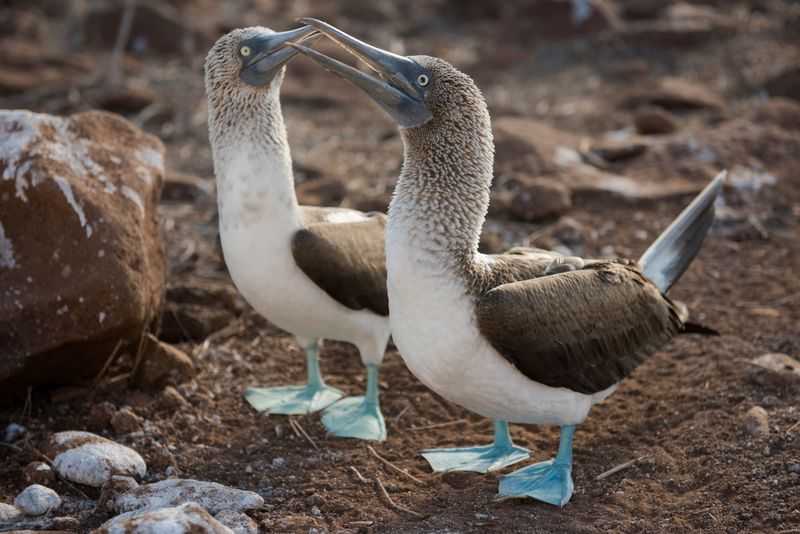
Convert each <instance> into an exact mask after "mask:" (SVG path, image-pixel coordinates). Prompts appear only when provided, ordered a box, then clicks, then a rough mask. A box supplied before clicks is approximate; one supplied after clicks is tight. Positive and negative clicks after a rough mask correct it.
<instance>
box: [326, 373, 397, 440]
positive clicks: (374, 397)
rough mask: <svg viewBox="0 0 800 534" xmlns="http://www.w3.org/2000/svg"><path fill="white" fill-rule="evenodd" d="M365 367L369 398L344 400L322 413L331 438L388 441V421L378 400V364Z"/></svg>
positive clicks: (366, 396) (367, 395)
mask: <svg viewBox="0 0 800 534" xmlns="http://www.w3.org/2000/svg"><path fill="white" fill-rule="evenodd" d="M366 368H367V391H366V395H365V396H363V397H348V398H345V399H342V400H340V401H339V402H337V403H335V404H333V405H332V406H330V407H328V409H326V410H325V413H324V414H322V424H323V425H324V426H325V429H326V430H327V431H328V434H329V435H331V436H337V437H340V438H358V439H369V440H376V441H383V440H385V439H386V422H385V421H384V419H383V414H382V413H381V406H380V401H379V400H378V364H367V365H366Z"/></svg>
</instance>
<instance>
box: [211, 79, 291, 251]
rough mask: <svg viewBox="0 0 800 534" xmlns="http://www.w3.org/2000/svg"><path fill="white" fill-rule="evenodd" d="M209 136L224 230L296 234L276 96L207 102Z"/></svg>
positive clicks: (287, 158) (287, 159) (283, 128)
mask: <svg viewBox="0 0 800 534" xmlns="http://www.w3.org/2000/svg"><path fill="white" fill-rule="evenodd" d="M231 100H232V99H231ZM218 105H224V106H226V107H224V108H222V109H220V108H219V107H218ZM235 106H238V107H235ZM209 136H210V141H211V149H212V154H213V158H214V172H215V175H216V181H217V202H218V207H219V215H220V227H221V230H222V232H223V233H224V232H226V231H236V230H247V231H249V232H251V231H253V230H256V231H258V230H259V229H260V230H262V231H264V232H269V234H271V235H274V234H277V233H280V234H282V235H284V234H285V235H286V236H288V235H291V234H292V233H293V232H294V231H296V230H297V228H299V227H300V224H301V223H300V211H299V207H298V204H297V197H296V196H295V192H294V176H293V173H292V157H291V152H290V150H289V143H288V140H287V135H286V126H285V125H284V122H283V114H282V113H281V107H280V102H279V100H278V96H277V94H275V95H271V96H270V97H267V96H266V95H264V98H261V99H251V100H247V101H243V102H237V103H232V102H230V100H229V101H228V102H219V103H217V102H215V101H214V99H209Z"/></svg>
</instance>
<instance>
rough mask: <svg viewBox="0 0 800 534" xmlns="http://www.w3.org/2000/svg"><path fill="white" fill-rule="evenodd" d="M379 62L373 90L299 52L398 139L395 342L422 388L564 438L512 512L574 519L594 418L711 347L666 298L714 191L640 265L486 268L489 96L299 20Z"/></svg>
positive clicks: (502, 262) (700, 233) (706, 218)
mask: <svg viewBox="0 0 800 534" xmlns="http://www.w3.org/2000/svg"><path fill="white" fill-rule="evenodd" d="M301 22H304V23H306V24H309V25H311V26H313V27H315V28H317V29H318V30H320V32H322V33H323V34H325V35H327V36H328V37H330V38H332V39H333V40H334V41H336V42H337V43H339V44H340V45H342V46H344V47H345V48H346V49H347V50H349V51H350V52H351V53H352V54H354V55H355V56H356V57H358V58H360V59H361V60H363V61H364V62H366V63H367V64H368V65H369V66H370V67H371V68H372V69H373V70H374V71H375V72H376V73H377V75H372V74H366V73H363V72H361V71H359V70H356V69H354V68H352V67H350V66H348V65H346V64H344V63H341V62H339V61H336V60H334V59H331V58H329V57H328V56H325V55H323V54H321V53H319V52H316V51H314V50H311V49H309V48H307V47H305V46H303V45H302V44H300V45H292V46H294V47H295V48H296V49H298V50H300V51H301V52H303V53H304V54H306V55H307V56H309V57H311V58H312V59H314V60H316V61H317V62H318V63H320V64H321V65H322V66H324V67H325V68H327V69H329V70H331V71H333V72H335V73H336V74H338V75H340V76H342V77H343V78H345V79H346V80H348V81H350V82H352V83H353V84H355V85H356V86H357V87H359V88H360V89H362V90H363V91H364V92H365V93H367V94H368V95H369V96H370V97H371V98H372V99H373V100H375V101H376V102H377V103H378V104H379V105H380V106H381V107H382V108H383V109H384V110H386V111H387V112H388V113H389V115H390V116H391V117H392V118H394V120H395V121H396V122H397V123H398V125H399V127H400V132H401V135H402V139H403V143H404V161H403V167H402V171H401V174H400V178H399V181H398V183H397V186H396V188H395V194H394V197H393V199H392V202H391V205H390V208H389V224H388V226H387V234H386V254H387V269H388V293H389V310H390V312H391V315H390V317H391V318H390V322H391V327H392V335H393V339H394V341H395V343H396V345H397V347H398V349H399V351H400V354H401V356H402V357H403V359H404V360H405V363H406V365H407V366H408V368H409V369H410V370H411V372H412V373H414V375H416V376H417V378H419V379H420V380H421V381H422V382H423V383H424V384H426V385H427V386H428V387H430V388H431V389H433V390H434V391H436V392H437V393H439V394H440V395H442V396H443V397H445V398H447V399H449V400H451V401H453V402H456V403H458V404H460V405H462V406H464V407H466V408H468V409H470V410H472V411H474V412H477V413H479V414H481V415H483V416H486V417H492V418H494V419H496V420H500V421H510V422H513V423H523V424H547V425H560V427H561V440H560V444H559V447H558V451H557V453H556V455H555V458H553V459H551V460H547V461H543V462H539V463H536V464H533V465H531V466H528V467H525V468H523V469H520V470H518V471H516V472H514V473H511V474H509V475H507V476H504V477H503V478H502V479H501V481H500V487H499V497H500V498H509V497H523V496H528V497H532V498H535V499H539V500H542V501H545V502H548V503H551V504H555V505H559V506H563V505H564V504H566V503H567V502H568V501H569V499H570V497H571V495H572V492H573V481H572V475H571V472H572V439H573V434H574V432H575V427H576V425H578V424H580V423H581V422H582V421H584V419H585V418H586V417H587V416H588V414H589V411H590V409H591V408H592V406H593V405H594V404H596V403H598V402H600V401H602V400H603V399H605V398H606V397H607V396H608V395H610V394H611V393H612V392H613V391H614V390H615V388H616V387H617V384H618V383H619V381H620V380H622V379H623V378H624V377H626V376H627V375H628V374H630V373H631V372H632V371H633V370H634V369H635V368H636V367H637V366H638V365H639V364H640V363H641V362H642V361H644V360H645V359H646V358H647V357H649V356H650V355H651V354H653V353H654V352H656V351H657V350H658V349H659V348H660V347H661V346H663V345H664V344H665V343H666V342H667V341H669V340H670V339H671V338H672V337H674V336H675V335H676V334H678V333H681V332H683V331H699V330H700V328H697V327H696V326H694V325H691V324H690V323H688V322H687V319H688V312H687V311H686V308H685V306H682V305H679V304H678V303H674V302H673V301H672V300H670V298H669V297H667V296H666V292H667V291H668V290H669V289H670V287H671V286H672V285H673V284H674V283H675V282H676V281H677V280H678V278H679V277H680V275H681V274H682V273H683V272H684V270H685V269H686V268H687V267H688V265H689V264H690V263H691V261H692V260H693V259H694V257H695V255H696V254H697V252H698V250H699V249H700V246H701V244H702V242H703V239H704V237H705V235H706V233H707V231H708V229H709V227H710V225H711V223H712V221H713V218H714V203H715V199H716V197H717V194H718V192H719V190H720V187H721V185H722V182H723V180H724V173H723V174H721V175H719V176H718V177H717V178H715V179H714V180H713V181H712V182H711V183H710V184H709V185H708V186H707V187H706V188H705V189H704V190H703V191H702V192H701V193H700V194H699V196H698V197H697V198H696V199H695V200H694V201H693V202H692V203H691V204H690V205H689V207H688V208H686V210H684V211H683V212H682V213H681V214H680V216H679V217H678V218H677V219H676V220H675V221H674V222H673V223H672V224H671V225H670V226H669V228H667V230H666V231H665V232H664V233H663V234H662V235H661V236H660V237H659V238H658V239H657V240H656V241H655V242H654V243H653V245H652V246H651V247H650V248H649V249H648V250H647V251H646V252H645V254H644V255H643V256H642V258H641V260H640V262H636V261H630V260H614V261H608V260H590V259H582V258H578V257H572V256H563V255H561V254H558V253H555V252H549V251H545V250H539V249H517V250H512V251H511V252H509V253H506V254H498V255H485V254H481V253H479V252H478V239H479V236H480V232H481V227H482V226H483V222H484V219H485V216H486V212H487V208H488V203H489V186H490V184H491V180H492V174H493V173H492V165H493V157H494V154H493V152H494V150H493V139H492V131H491V124H490V119H489V113H488V111H487V108H486V104H485V101H484V98H483V95H482V94H481V92H480V90H479V89H478V88H477V87H476V85H475V84H474V82H473V81H472V80H471V79H470V78H469V77H468V76H467V75H466V74H463V73H461V72H459V71H458V70H457V69H456V68H454V67H453V66H452V65H450V64H449V63H447V62H445V61H443V60H441V59H439V58H434V57H429V56H411V57H403V56H398V55H395V54H392V53H389V52H386V51H383V50H381V49H379V48H376V47H373V46H371V45H368V44H366V43H364V42H362V41H359V40H357V39H355V38H353V37H350V36H349V35H347V34H345V33H344V32H341V31H340V30H338V29H336V28H334V27H332V26H330V25H328V24H326V23H323V22H320V21H315V20H311V19H301Z"/></svg>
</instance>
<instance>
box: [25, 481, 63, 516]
mask: <svg viewBox="0 0 800 534" xmlns="http://www.w3.org/2000/svg"><path fill="white" fill-rule="evenodd" d="M14 506H15V507H16V508H17V510H19V511H20V512H22V513H23V514H25V515H43V514H46V513H48V512H51V511H53V510H55V509H56V508H58V507H59V506H61V497H59V496H58V493H56V492H55V491H53V490H51V489H50V488H46V487H44V486H42V485H39V484H32V485H30V486H28V487H27V488H25V489H24V490H22V491H21V492H20V494H19V495H17V497H16V498H15V499H14Z"/></svg>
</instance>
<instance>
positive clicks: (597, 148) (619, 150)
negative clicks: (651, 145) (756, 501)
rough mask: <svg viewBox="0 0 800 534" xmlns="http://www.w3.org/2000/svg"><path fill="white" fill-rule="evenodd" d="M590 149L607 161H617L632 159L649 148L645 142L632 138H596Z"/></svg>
mask: <svg viewBox="0 0 800 534" xmlns="http://www.w3.org/2000/svg"><path fill="white" fill-rule="evenodd" d="M589 150H590V151H592V152H593V153H595V154H597V155H598V156H600V157H601V158H603V159H604V160H605V161H608V162H611V163H613V162H615V161H624V160H626V159H632V158H635V157H636V156H639V155H641V154H643V153H644V151H645V150H647V145H646V144H645V143H639V142H636V141H631V140H622V141H617V140H611V139H602V140H596V141H593V142H592V143H591V145H590V146H589Z"/></svg>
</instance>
